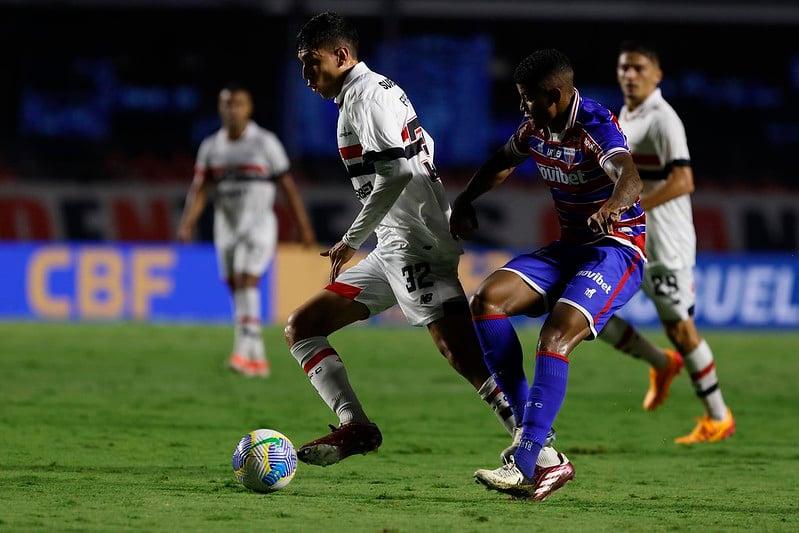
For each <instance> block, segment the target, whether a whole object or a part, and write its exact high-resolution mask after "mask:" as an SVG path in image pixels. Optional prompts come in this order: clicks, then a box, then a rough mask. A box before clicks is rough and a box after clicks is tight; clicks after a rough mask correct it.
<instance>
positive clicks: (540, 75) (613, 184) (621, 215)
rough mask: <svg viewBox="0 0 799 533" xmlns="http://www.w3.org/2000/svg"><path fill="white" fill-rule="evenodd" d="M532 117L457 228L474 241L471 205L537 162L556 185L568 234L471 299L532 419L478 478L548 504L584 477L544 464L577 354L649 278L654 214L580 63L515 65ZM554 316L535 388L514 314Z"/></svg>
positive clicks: (458, 214)
mask: <svg viewBox="0 0 799 533" xmlns="http://www.w3.org/2000/svg"><path fill="white" fill-rule="evenodd" d="M514 80H515V82H516V87H517V89H518V92H519V97H520V108H521V111H522V113H523V114H524V120H523V122H522V124H521V126H520V127H519V129H518V130H517V131H516V133H515V134H514V135H513V136H511V138H510V139H509V140H508V142H507V143H506V144H505V146H503V147H502V148H501V149H500V150H498V151H497V152H496V153H495V154H494V155H493V156H492V157H491V158H490V159H489V160H488V161H487V162H486V163H485V164H484V165H483V166H482V167H481V168H480V169H479V170H478V171H477V173H476V174H475V175H474V177H473V178H472V179H471V181H470V182H469V184H468V185H467V187H466V190H464V191H463V192H462V193H461V194H460V195H459V196H458V198H457V199H456V200H455V203H454V205H453V211H452V216H451V218H450V229H451V231H452V234H453V236H456V237H463V238H467V237H468V236H469V235H470V233H471V231H473V229H474V228H476V226H477V219H476V215H475V211H474V208H473V207H472V202H473V201H474V200H475V199H476V198H477V197H479V196H480V195H482V194H484V193H486V192H488V191H489V190H491V189H492V188H494V187H496V186H497V185H499V184H500V183H502V182H503V181H504V180H505V179H506V178H507V177H508V176H509V175H510V174H511V173H512V172H513V171H514V169H515V168H516V166H518V165H519V164H521V163H522V162H524V161H525V160H526V159H527V158H530V157H532V158H533V160H534V161H535V164H536V166H537V167H538V170H539V174H540V175H541V177H542V178H543V180H544V183H545V184H546V185H547V186H548V187H549V189H550V192H551V194H552V199H553V201H554V202H555V208H556V209H557V212H558V218H559V220H560V227H561V238H560V239H559V240H557V241H555V242H553V243H551V244H549V245H548V246H545V247H543V248H540V249H538V250H536V251H534V252H532V253H529V254H524V255H521V256H518V257H516V258H514V259H512V260H511V261H510V262H509V263H508V264H507V265H505V266H504V267H502V268H500V269H499V270H497V271H496V272H494V273H493V274H491V275H490V276H489V277H488V278H487V279H486V280H485V281H484V282H483V283H482V285H481V286H480V288H479V289H478V290H477V293H476V294H475V295H474V297H473V298H472V301H471V309H472V314H473V317H474V321H475V327H476V329H477V332H478V337H479V340H480V343H481V346H482V348H483V352H484V355H485V358H486V363H487V365H488V367H489V370H491V372H492V374H493V376H494V379H495V381H496V382H497V383H498V384H499V386H500V388H501V389H502V390H503V391H504V392H505V394H506V396H507V397H508V401H509V403H510V405H511V408H512V409H514V411H516V412H519V413H520V414H521V416H520V417H519V418H517V420H522V424H521V427H520V428H519V431H518V433H520V435H519V439H518V448H517V449H516V450H515V453H514V454H513V460H512V461H510V462H509V463H507V464H506V465H504V466H502V467H500V468H497V469H495V470H490V469H481V470H478V471H477V472H475V479H476V480H477V481H478V482H480V483H482V484H484V485H485V486H486V487H488V488H490V489H493V490H498V491H501V492H506V493H510V494H513V495H519V496H525V497H530V498H532V499H534V500H543V499H544V498H546V497H547V496H549V494H551V493H552V492H553V491H554V490H556V489H557V488H559V487H560V486H562V485H563V484H565V483H566V482H567V481H569V480H570V479H571V478H572V477H573V476H574V469H573V467H572V465H571V463H566V464H563V465H560V466H558V467H555V468H549V469H543V468H540V467H537V466H536V459H537V457H538V454H539V452H540V450H541V447H542V445H543V444H544V442H545V438H546V435H547V432H548V431H549V429H550V427H551V426H552V424H553V422H554V421H555V417H556V416H557V413H558V411H559V410H560V406H561V404H562V402H563V399H564V397H565V394H566V382H567V377H568V372H569V354H570V353H571V352H572V350H574V348H575V347H576V346H577V345H578V344H579V343H580V342H581V341H583V340H586V339H589V340H590V339H594V338H596V336H597V334H598V332H599V331H601V330H602V327H603V326H604V325H605V322H606V321H607V319H608V318H609V317H610V316H611V315H613V313H614V312H615V311H616V310H617V309H619V308H621V307H622V306H623V305H624V304H625V303H626V302H627V301H628V300H629V299H630V298H631V297H632V295H633V294H635V292H636V291H637V290H638V288H639V286H640V284H641V278H642V271H643V266H644V262H645V261H646V260H645V255H644V248H645V246H644V245H645V235H646V225H645V215H644V212H643V209H641V206H640V204H639V203H638V195H639V193H640V192H641V188H642V184H641V178H640V177H639V175H638V171H637V170H636V168H635V164H634V163H633V159H632V156H631V155H630V152H629V150H628V148H627V142H626V139H625V137H624V134H623V133H622V131H621V129H620V127H619V124H618V121H617V120H616V117H615V116H614V115H613V113H611V112H610V111H609V110H608V109H607V108H605V107H604V106H602V105H601V104H599V103H597V102H594V101H593V100H589V99H588V98H583V97H582V96H581V95H580V93H579V91H577V89H576V88H575V87H574V71H573V69H572V66H571V63H570V61H569V59H568V58H567V57H566V56H565V55H564V54H562V53H561V52H559V51H557V50H552V49H549V50H538V51H536V52H535V53H533V54H532V55H530V56H528V57H527V58H525V59H524V60H523V61H522V62H521V63H520V64H519V66H518V67H517V68H516V71H515V72H514ZM545 313H549V316H548V317H547V319H546V321H545V322H544V325H543V327H542V329H541V334H540V336H539V339H538V345H537V348H536V362H535V378H534V381H533V385H532V386H531V387H528V385H527V379H526V377H525V374H524V369H523V357H522V351H521V346H520V344H519V340H518V338H517V336H516V333H515V331H514V329H513V326H512V325H511V323H510V321H509V317H510V316H514V315H530V316H540V315H543V314H545Z"/></svg>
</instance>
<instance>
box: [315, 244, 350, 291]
mask: <svg viewBox="0 0 799 533" xmlns="http://www.w3.org/2000/svg"><path fill="white" fill-rule="evenodd" d="M319 255H321V256H322V257H329V258H330V283H333V282H334V281H336V278H337V277H338V275H339V273H340V272H341V268H342V267H343V266H344V265H346V264H347V262H348V261H349V260H350V259H352V256H354V255H355V250H354V249H353V248H350V247H349V246H347V245H346V244H344V242H343V241H339V242H337V243H336V244H335V245H334V246H333V247H332V248H331V249H329V250H327V251H324V252H322V253H320V254H319Z"/></svg>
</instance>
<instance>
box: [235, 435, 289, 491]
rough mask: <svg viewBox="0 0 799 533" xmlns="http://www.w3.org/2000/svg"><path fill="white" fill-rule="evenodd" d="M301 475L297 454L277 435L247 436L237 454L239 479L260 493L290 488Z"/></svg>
mask: <svg viewBox="0 0 799 533" xmlns="http://www.w3.org/2000/svg"><path fill="white" fill-rule="evenodd" d="M296 471H297V452H295V451H294V445H293V444H292V443H291V441H290V440H289V439H288V437H286V436H285V435H283V434H282V433H279V432H277V431H273V430H271V429H256V430H255V431H250V432H249V433H247V434H246V435H244V436H243V437H242V438H241V440H240V441H239V444H238V446H236V449H235V450H234V451H233V472H234V473H235V474H236V479H238V480H239V482H240V483H241V484H242V485H244V486H245V487H247V488H248V489H251V490H254V491H256V492H273V491H276V490H280V489H282V488H283V487H285V486H286V485H288V484H289V482H290V481H291V479H292V478H293V477H294V473H295V472H296Z"/></svg>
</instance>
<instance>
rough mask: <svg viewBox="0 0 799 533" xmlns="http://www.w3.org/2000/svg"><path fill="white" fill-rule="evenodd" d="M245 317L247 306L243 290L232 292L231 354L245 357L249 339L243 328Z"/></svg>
mask: <svg viewBox="0 0 799 533" xmlns="http://www.w3.org/2000/svg"><path fill="white" fill-rule="evenodd" d="M245 316H247V305H246V300H245V298H244V289H237V290H235V291H233V317H234V320H235V321H236V323H235V325H234V327H233V353H234V354H237V355H241V356H243V357H247V352H248V351H249V338H248V337H247V334H246V331H245V328H246V323H245V321H244V317H245Z"/></svg>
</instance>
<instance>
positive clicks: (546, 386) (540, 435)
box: [514, 352, 569, 478]
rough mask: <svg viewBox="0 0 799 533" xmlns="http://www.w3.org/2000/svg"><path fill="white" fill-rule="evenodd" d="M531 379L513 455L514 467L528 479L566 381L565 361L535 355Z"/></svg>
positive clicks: (556, 356)
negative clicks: (533, 375)
mask: <svg viewBox="0 0 799 533" xmlns="http://www.w3.org/2000/svg"><path fill="white" fill-rule="evenodd" d="M535 356H536V357H535V378H534V380H533V386H532V387H530V395H529V396H528V398H527V403H526V405H525V409H524V423H523V425H522V426H523V428H524V429H523V431H522V442H521V444H520V446H519V449H518V451H517V452H516V454H515V455H514V459H515V460H516V466H518V467H519V470H521V471H522V473H523V474H524V475H525V476H527V477H528V478H532V477H533V475H534V473H535V463H536V461H537V460H538V452H540V451H541V447H542V446H543V444H544V442H545V441H546V438H547V433H549V428H551V427H552V424H553V423H554V422H555V417H556V416H557V415H558V411H559V410H560V406H561V405H562V404H563V398H564V397H565V396H566V382H567V381H568V378H569V359H568V358H567V357H566V356H565V355H560V354H557V353H552V352H537V353H536V354H535Z"/></svg>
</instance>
